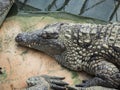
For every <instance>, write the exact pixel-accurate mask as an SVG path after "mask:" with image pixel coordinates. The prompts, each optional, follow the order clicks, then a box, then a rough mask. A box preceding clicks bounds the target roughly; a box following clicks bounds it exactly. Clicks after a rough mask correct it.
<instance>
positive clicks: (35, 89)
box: [25, 75, 68, 90]
mask: <svg viewBox="0 0 120 90" xmlns="http://www.w3.org/2000/svg"><path fill="white" fill-rule="evenodd" d="M63 79H64V77H56V76H47V75H41V76H33V77H30V78H28V80H27V81H26V82H27V84H28V88H26V89H25V90H51V88H52V89H53V90H58V89H59V90H66V86H67V85H68V84H67V83H66V82H64V81H62V80H63Z"/></svg>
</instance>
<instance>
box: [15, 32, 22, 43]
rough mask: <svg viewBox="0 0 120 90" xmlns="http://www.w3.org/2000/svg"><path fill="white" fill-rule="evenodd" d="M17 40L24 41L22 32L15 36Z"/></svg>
mask: <svg viewBox="0 0 120 90" xmlns="http://www.w3.org/2000/svg"><path fill="white" fill-rule="evenodd" d="M15 41H16V42H21V41H22V34H18V35H17V36H16V38H15Z"/></svg>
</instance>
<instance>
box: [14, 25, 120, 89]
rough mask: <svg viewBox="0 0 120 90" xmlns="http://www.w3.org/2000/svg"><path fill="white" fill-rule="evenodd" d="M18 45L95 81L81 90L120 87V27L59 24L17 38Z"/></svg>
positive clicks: (86, 84)
mask: <svg viewBox="0 0 120 90" xmlns="http://www.w3.org/2000/svg"><path fill="white" fill-rule="evenodd" d="M15 40H16V42H17V43H18V44H20V45H22V46H27V47H30V48H34V49H37V50H40V51H43V52H45V53H46V54H48V55H50V56H52V57H54V58H55V59H56V60H57V61H58V62H59V63H60V64H61V65H62V66H64V67H67V68H69V69H71V70H75V71H85V72H87V73H89V74H91V75H94V76H95V77H94V78H93V79H91V80H87V81H86V82H83V83H82V84H80V85H78V86H79V87H90V86H104V87H109V88H116V89H118V88H119V85H120V71H119V67H120V25H119V24H108V25H96V24H73V23H56V24H51V25H47V26H46V27H44V28H43V29H41V30H37V31H33V32H25V33H22V34H18V35H17V37H16V38H15Z"/></svg>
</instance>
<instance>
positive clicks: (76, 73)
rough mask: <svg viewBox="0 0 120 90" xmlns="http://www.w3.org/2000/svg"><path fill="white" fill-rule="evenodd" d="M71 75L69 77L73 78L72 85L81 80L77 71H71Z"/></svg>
mask: <svg viewBox="0 0 120 90" xmlns="http://www.w3.org/2000/svg"><path fill="white" fill-rule="evenodd" d="M71 75H72V77H71V78H72V80H73V85H75V84H79V83H80V82H81V80H80V79H79V73H78V72H74V71H71Z"/></svg>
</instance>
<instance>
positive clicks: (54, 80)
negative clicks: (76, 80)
mask: <svg viewBox="0 0 120 90" xmlns="http://www.w3.org/2000/svg"><path fill="white" fill-rule="evenodd" d="M41 77H43V78H44V79H45V80H46V81H47V82H48V83H49V84H50V87H51V88H52V89H54V90H66V86H67V85H68V83H66V82H64V81H62V80H63V79H65V77H56V76H48V75H42V76H41Z"/></svg>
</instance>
